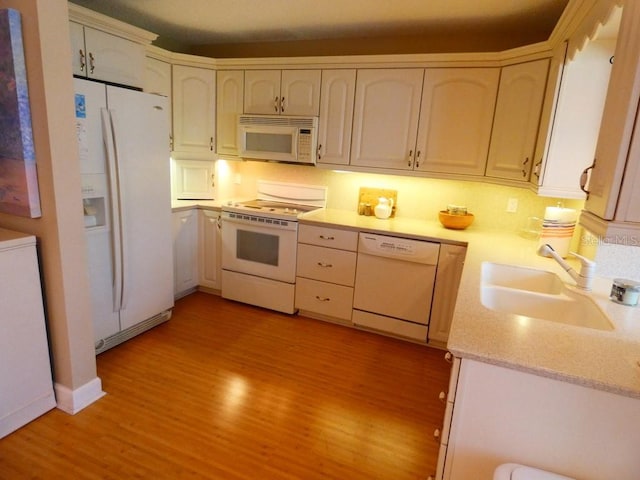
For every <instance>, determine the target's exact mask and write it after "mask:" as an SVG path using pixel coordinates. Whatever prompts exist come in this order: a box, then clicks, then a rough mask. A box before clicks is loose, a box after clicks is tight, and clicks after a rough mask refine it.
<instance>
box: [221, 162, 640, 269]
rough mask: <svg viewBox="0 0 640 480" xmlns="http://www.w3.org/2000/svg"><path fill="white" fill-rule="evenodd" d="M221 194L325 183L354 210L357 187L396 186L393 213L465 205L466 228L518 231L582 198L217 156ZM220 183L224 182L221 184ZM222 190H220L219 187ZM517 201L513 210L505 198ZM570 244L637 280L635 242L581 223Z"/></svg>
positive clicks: (578, 205) (418, 213) (639, 259)
mask: <svg viewBox="0 0 640 480" xmlns="http://www.w3.org/2000/svg"><path fill="white" fill-rule="evenodd" d="M218 163H219V164H220V167H221V168H219V169H218V171H219V173H218V180H219V181H220V185H221V188H220V195H219V198H220V199H222V200H224V198H232V197H243V198H247V197H252V196H254V195H255V192H256V182H257V180H258V179H264V180H271V181H281V182H291V183H307V184H313V185H325V186H327V187H328V189H329V192H328V199H327V206H328V207H329V208H336V209H344V210H354V211H356V210H357V207H358V194H359V190H360V187H371V188H384V189H393V190H397V191H398V196H397V210H396V216H398V217H410V218H418V219H425V220H433V221H437V220H438V211H439V210H444V209H446V208H447V205H448V204H455V205H461V206H466V207H467V209H468V211H469V212H470V213H473V214H474V215H475V221H474V223H473V225H472V226H471V227H470V228H479V227H480V228H483V229H488V230H502V231H506V232H513V233H514V234H515V235H518V234H520V233H521V232H522V230H523V229H525V228H526V226H527V224H528V222H529V218H530V217H538V218H542V217H543V216H544V212H545V208H546V207H549V206H556V205H557V204H558V202H561V203H562V205H563V206H564V207H566V208H574V209H576V210H578V211H580V210H581V209H582V208H583V207H584V201H583V200H570V199H558V198H549V197H539V196H538V195H536V194H535V193H533V192H532V191H530V190H528V189H526V188H517V187H506V186H502V185H493V184H489V183H484V182H465V181H459V180H441V179H431V178H418V177H408V176H401V175H381V174H373V173H356V172H340V171H334V170H328V169H324V168H314V167H307V166H297V165H286V164H278V163H267V162H252V161H223V162H220V161H219V162H218ZM223 185H224V188H223V187H222V186H223ZM222 192H224V194H223V193H222ZM510 201H511V202H512V203H513V202H514V201H515V203H517V208H516V211H515V212H514V213H508V212H507V211H506V210H507V204H508V203H509V202H510ZM571 250H573V251H577V252H580V253H582V254H583V255H585V256H588V257H589V258H592V259H594V260H595V261H596V263H597V265H598V267H597V271H598V274H599V275H602V276H604V277H610V278H614V277H623V278H629V279H635V280H640V255H638V251H639V250H637V247H626V246H621V245H611V244H601V243H600V244H599V243H598V241H597V239H595V238H594V237H592V236H590V235H589V233H588V232H586V231H584V230H583V229H582V228H581V227H580V226H577V227H576V232H575V234H574V238H573V240H572V243H571Z"/></svg>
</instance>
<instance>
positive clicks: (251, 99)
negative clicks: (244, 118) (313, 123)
mask: <svg viewBox="0 0 640 480" xmlns="http://www.w3.org/2000/svg"><path fill="white" fill-rule="evenodd" d="M244 75H245V76H244V112H245V113H253V114H264V115H309V116H317V115H318V113H319V109H320V78H321V73H320V70H246V71H245V73H244Z"/></svg>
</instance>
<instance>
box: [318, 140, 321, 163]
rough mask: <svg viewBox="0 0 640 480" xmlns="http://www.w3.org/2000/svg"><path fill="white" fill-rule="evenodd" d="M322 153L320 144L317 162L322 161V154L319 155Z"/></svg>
mask: <svg viewBox="0 0 640 480" xmlns="http://www.w3.org/2000/svg"><path fill="white" fill-rule="evenodd" d="M321 151H322V144H320V145H318V160H321V159H322V154H321V153H320V152H321Z"/></svg>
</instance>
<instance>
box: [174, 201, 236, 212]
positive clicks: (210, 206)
mask: <svg viewBox="0 0 640 480" xmlns="http://www.w3.org/2000/svg"><path fill="white" fill-rule="evenodd" d="M225 203H226V202H223V201H221V200H171V211H172V212H180V211H182V210H191V209H192V208H200V209H204V210H220V207H222V205H224V204H225Z"/></svg>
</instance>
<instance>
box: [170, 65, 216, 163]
mask: <svg viewBox="0 0 640 480" xmlns="http://www.w3.org/2000/svg"><path fill="white" fill-rule="evenodd" d="M215 78H216V77H215V72H214V71H213V70H208V69H205V68H197V67H186V66H182V65H174V66H173V135H174V144H173V150H174V152H176V156H178V157H180V156H188V157H195V158H211V159H214V158H215V148H214V132H215V105H216V104H215V98H216V89H215V84H216V80H215Z"/></svg>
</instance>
